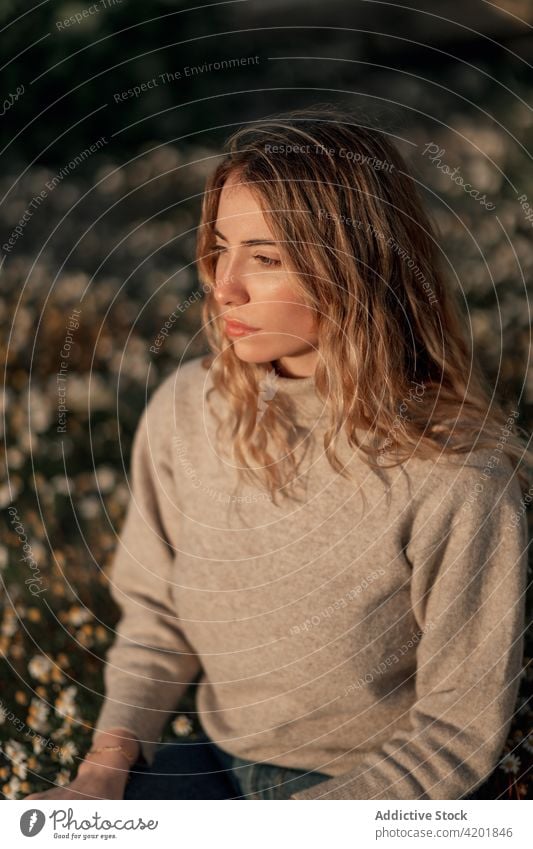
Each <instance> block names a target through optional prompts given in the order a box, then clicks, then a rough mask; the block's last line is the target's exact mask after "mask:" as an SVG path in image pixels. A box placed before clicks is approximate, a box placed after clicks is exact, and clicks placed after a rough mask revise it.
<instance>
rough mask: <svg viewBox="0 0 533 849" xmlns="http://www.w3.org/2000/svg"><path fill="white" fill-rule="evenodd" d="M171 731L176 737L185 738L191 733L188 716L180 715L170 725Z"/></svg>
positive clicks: (190, 723)
mask: <svg viewBox="0 0 533 849" xmlns="http://www.w3.org/2000/svg"><path fill="white" fill-rule="evenodd" d="M172 730H173V732H174V734H177V736H178V737H186V736H187V734H190V733H191V731H192V722H191V720H190V719H189V717H188V716H185V715H184V714H180V716H177V717H176V719H175V720H174V721H173V723H172Z"/></svg>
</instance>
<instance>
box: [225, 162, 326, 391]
mask: <svg viewBox="0 0 533 849" xmlns="http://www.w3.org/2000/svg"><path fill="white" fill-rule="evenodd" d="M215 232H216V245H217V247H216V251H217V259H216V271H215V290H214V297H215V300H216V302H217V305H218V309H219V315H221V316H222V317H223V318H224V320H230V319H233V320H235V321H239V322H242V323H243V324H246V325H248V326H249V327H253V328H257V329H256V330H254V331H251V330H245V331H244V332H243V333H242V334H241V335H237V334H236V333H232V332H231V330H230V328H229V326H227V325H226V321H224V328H225V331H224V332H225V333H226V336H227V338H228V339H230V340H231V342H232V344H233V345H234V350H235V353H236V355H237V356H238V357H239V358H240V359H241V360H243V361H245V362H253V363H265V362H272V363H275V364H276V366H277V368H278V370H279V372H280V373H281V374H283V375H285V376H286V377H307V376H308V375H311V374H313V373H314V370H315V365H316V359H317V356H318V354H317V350H316V345H317V333H316V324H315V318H314V313H313V310H312V309H311V308H310V307H309V306H307V305H305V304H304V302H303V301H302V296H301V294H300V293H299V292H298V291H297V289H296V287H295V280H296V278H295V272H291V271H289V269H288V260H287V257H286V254H285V252H284V246H283V244H281V243H276V241H275V237H274V236H273V234H272V232H271V230H270V229H269V227H268V225H267V222H266V221H265V218H264V217H263V213H262V211H261V207H260V206H259V203H258V202H257V200H256V199H255V197H254V195H253V194H252V192H251V191H250V189H249V188H248V187H247V186H246V185H245V184H244V183H241V182H240V181H239V177H238V176H233V175H231V176H230V177H229V178H228V180H227V181H226V182H225V184H224V186H223V188H222V192H221V195H220V201H219V205H218V210H217V221H216V231H215Z"/></svg>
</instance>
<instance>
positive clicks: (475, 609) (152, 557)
mask: <svg viewBox="0 0 533 849" xmlns="http://www.w3.org/2000/svg"><path fill="white" fill-rule="evenodd" d="M210 385H211V383H210V372H209V371H205V370H204V369H203V368H202V366H201V358H200V357H198V358H195V359H193V360H190V361H188V362H186V363H185V364H182V365H181V366H180V367H179V368H178V369H176V370H175V371H174V372H173V373H172V374H171V375H170V376H169V377H167V378H166V379H165V380H164V382H163V383H162V384H161V385H160V386H159V387H158V388H157V390H156V391H155V392H154V394H153V396H152V398H151V399H150V401H149V403H148V405H147V408H146V410H145V413H144V414H143V416H142V418H141V420H140V423H139V426H138V429H137V433H136V436H135V441H134V445H133V455H132V461H131V480H130V484H131V491H132V497H131V502H130V505H129V510H128V514H127V517H126V521H125V524H124V527H123V529H122V534H121V539H120V542H119V546H118V548H117V551H116V554H115V558H114V562H113V568H112V572H111V588H112V594H113V597H114V598H115V600H116V601H117V603H118V604H119V605H120V607H121V609H122V611H123V613H122V618H121V620H120V623H119V626H118V633H117V637H116V640H115V642H114V645H113V646H112V648H111V650H110V651H109V654H108V658H107V665H106V671H105V685H106V700H105V702H104V704H103V707H102V711H101V713H100V716H99V719H98V723H97V729H98V730H103V729H109V728H111V727H113V726H121V727H126V728H129V729H131V730H132V731H133V732H135V733H136V734H137V736H138V737H139V739H140V740H141V741H142V749H143V753H144V755H145V757H146V758H147V760H148V761H149V762H150V763H151V762H152V759H153V754H154V750H155V746H156V745H157V743H158V740H159V738H160V735H161V732H162V729H163V726H164V724H165V722H166V721H167V719H168V717H169V713H170V712H171V711H172V710H173V709H174V708H175V707H176V704H177V702H178V700H179V698H180V697H181V695H182V694H183V693H184V691H185V689H186V688H187V686H188V685H189V684H191V682H193V679H196V677H197V676H199V677H198V680H197V681H196V680H195V681H194V683H193V686H195V687H197V692H196V704H197V709H198V715H199V719H200V722H201V724H202V726H203V728H204V730H205V731H206V733H207V734H208V735H209V736H210V737H211V738H212V739H213V740H214V741H215V742H216V743H217V744H218V745H219V746H220V747H221V748H222V749H224V750H226V751H227V752H230V753H232V754H234V755H238V756H240V757H242V758H245V759H247V760H251V761H266V762H269V763H273V764H277V765H279V766H286V767H293V768H297V769H306V770H318V771H320V772H324V773H326V774H327V775H328V776H330V777H329V778H328V779H327V780H325V781H324V782H322V783H320V784H318V785H315V786H314V787H312V788H310V789H308V790H303V791H300V792H297V793H295V794H294V795H293V796H292V797H291V798H293V799H315V798H317V799H458V798H461V796H463V795H468V794H469V793H471V792H472V791H473V790H474V789H475V787H476V786H478V785H479V784H480V783H482V782H483V780H484V779H485V778H486V777H487V776H488V775H489V774H490V772H491V771H492V769H493V768H494V767H495V765H496V763H497V760H498V757H499V755H500V753H501V749H502V747H503V744H504V742H505V739H506V736H507V733H508V731H509V727H510V722H511V718H512V714H513V709H514V706H515V702H516V697H517V692H518V685H519V677H520V673H521V662H522V653H523V636H522V635H523V630H524V624H525V623H524V620H525V614H524V593H525V585H526V571H527V565H526V523H525V520H524V519H523V518H520V519H517V510H518V508H519V507H520V490H519V487H518V483H517V480H516V477H514V476H513V475H512V473H511V466H510V463H509V461H508V460H507V459H506V457H505V455H504V454H503V453H502V452H501V450H499V449H498V448H496V449H494V451H492V453H491V452H489V451H488V450H484V451H476V452H473V453H471V454H470V455H469V456H468V457H465V455H463V456H462V457H459V458H458V457H454V458H453V459H452V460H450V459H446V460H445V459H439V460H438V461H434V460H420V459H419V458H416V459H411V460H409V461H408V462H406V463H403V464H402V465H401V466H397V467H396V468H394V469H389V470H386V469H380V471H379V474H376V473H375V472H373V471H372V470H371V469H370V468H369V467H368V466H367V465H366V464H365V463H364V462H363V460H362V459H361V457H360V456H359V452H353V451H352V450H349V448H348V446H347V443H344V441H343V442H342V443H341V447H340V448H339V452H338V453H339V454H340V456H341V457H342V460H343V462H346V463H347V469H348V470H349V471H350V473H351V475H352V478H351V480H346V479H344V478H343V477H342V476H340V475H338V474H336V473H335V472H334V471H333V469H332V468H331V466H330V465H329V462H328V460H327V458H326V456H325V454H324V452H323V444H322V438H321V437H322V435H323V432H324V429H325V426H326V422H327V416H326V415H325V411H324V408H323V405H322V403H321V402H320V401H319V399H318V396H317V395H316V394H315V389H314V378H313V377H310V378H303V379H291V378H283V377H278V378H277V380H276V383H275V386H276V391H279V392H286V393H289V394H290V395H291V396H292V401H293V403H294V409H295V420H296V421H297V422H298V423H299V424H300V425H301V426H302V427H305V428H307V429H308V430H309V437H308V439H307V449H308V453H307V454H306V465H304V467H303V474H302V478H301V485H302V487H303V492H304V493H305V495H304V497H303V498H302V497H300V498H299V499H298V500H293V499H286V500H284V501H283V503H282V504H281V505H278V506H276V505H274V504H273V502H272V501H271V500H270V499H269V497H268V495H267V494H266V493H263V491H262V490H261V489H260V488H259V487H254V486H252V485H241V484H240V483H239V482H238V479H237V474H236V471H235V469H234V468H233V467H232V464H231V461H230V460H229V459H228V456H226V455H225V454H224V453H221V452H218V450H217V445H216V440H215V424H216V422H215V420H214V419H213V417H212V415H211V414H210V413H209V408H208V406H207V403H206V400H205V398H204V395H205V391H206V390H207V388H208V387H209V386H210ZM217 404H218V409H221V410H222V409H223V407H224V404H225V402H224V399H220V398H218V400H217ZM363 496H364V498H363ZM520 516H521V514H520Z"/></svg>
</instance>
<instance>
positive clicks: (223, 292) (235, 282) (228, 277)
mask: <svg viewBox="0 0 533 849" xmlns="http://www.w3.org/2000/svg"><path fill="white" fill-rule="evenodd" d="M228 253H229V251H228ZM213 295H214V298H215V300H216V301H217V303H218V304H220V306H223V305H225V304H244V303H246V301H248V300H249V297H248V293H247V291H246V287H245V285H244V280H243V277H242V274H241V273H240V272H239V268H238V263H237V258H236V257H235V259H233V260H232V259H227V260H226V261H225V262H224V267H223V268H221V267H220V262H219V267H218V268H217V271H216V272H215V289H214V293H213Z"/></svg>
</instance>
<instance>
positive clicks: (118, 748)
mask: <svg viewBox="0 0 533 849" xmlns="http://www.w3.org/2000/svg"><path fill="white" fill-rule="evenodd" d="M99 752H122V754H123V755H124V757H125V758H126V760H127V761H128V764H129V765H130V766H131V765H132V764H134V763H135V761H136V760H137V755H135V756H131V755H128V753H127V751H126V749H125V748H124V746H100V747H99V748H97V749H89V751H88V752H86V753H85V757H87V755H96V754H98V753H99Z"/></svg>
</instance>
